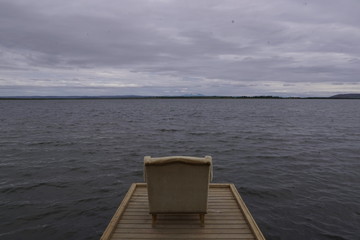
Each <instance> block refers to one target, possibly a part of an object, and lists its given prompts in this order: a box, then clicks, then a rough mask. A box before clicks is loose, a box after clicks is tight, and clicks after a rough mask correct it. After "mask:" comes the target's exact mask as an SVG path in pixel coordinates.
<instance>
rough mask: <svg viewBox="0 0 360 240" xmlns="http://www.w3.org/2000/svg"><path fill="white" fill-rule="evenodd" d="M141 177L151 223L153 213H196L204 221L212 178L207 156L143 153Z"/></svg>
mask: <svg viewBox="0 0 360 240" xmlns="http://www.w3.org/2000/svg"><path fill="white" fill-rule="evenodd" d="M144 177H145V181H146V182H147V189H148V197H149V212H150V214H152V221H153V224H155V222H156V216H157V214H199V215H200V221H201V224H202V225H203V224H204V216H205V214H206V213H207V200H208V190H209V182H210V181H211V179H212V158H211V156H206V157H204V158H197V157H185V156H173V157H161V158H151V157H150V156H146V157H145V158H144Z"/></svg>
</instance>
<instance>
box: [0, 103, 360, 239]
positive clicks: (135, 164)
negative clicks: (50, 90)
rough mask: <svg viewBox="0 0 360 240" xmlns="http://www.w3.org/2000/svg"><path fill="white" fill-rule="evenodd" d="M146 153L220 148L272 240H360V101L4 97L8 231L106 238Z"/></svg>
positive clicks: (226, 175) (218, 174)
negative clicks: (107, 227)
mask: <svg viewBox="0 0 360 240" xmlns="http://www.w3.org/2000/svg"><path fill="white" fill-rule="evenodd" d="M145 155H151V156H153V157H157V156H168V155H190V156H205V155H211V156H212V157H213V162H214V180H213V182H230V183H234V184H235V185H236V186H237V188H238V190H239V192H240V194H241V196H242V197H243V199H244V201H245V202H246V204H247V206H248V208H249V210H250V211H251V213H252V214H253V217H254V218H255V220H256V222H257V223H258V225H259V227H260V229H261V230H262V232H263V233H264V235H265V237H266V238H267V239H268V240H270V239H360V237H359V236H360V100H285V99H153V100H149V99H141V100H19V101H17V100H12V101H7V100H2V101H0V194H1V195H0V196H1V197H0V213H1V214H0V239H61V240H63V239H77V240H78V239H99V238H100V236H101V234H102V232H103V231H104V230H105V228H106V226H107V224H108V222H109V221H110V219H111V217H112V215H113V214H114V213H115V210H116V209H117V207H118V205H119V203H120V202H121V200H122V198H123V196H124V195H125V193H126V191H127V190H128V188H129V186H130V184H131V183H133V182H142V181H143V178H142V169H143V165H142V164H143V157H144V156H145Z"/></svg>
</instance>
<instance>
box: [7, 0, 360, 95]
mask: <svg viewBox="0 0 360 240" xmlns="http://www.w3.org/2000/svg"><path fill="white" fill-rule="evenodd" d="M359 9H360V2H359V1H357V0H346V1H337V0H315V1H309V2H307V1H300V0H298V1H295V0H293V1H289V0H276V1H266V0H263V1H250V0H249V1H246V0H241V1H238V0H236V1H227V0H225V1H208V0H207V1H171V0H151V1H150V0H148V1H145V0H137V1H132V0H128V1H126V0H122V1H115V0H106V1H99V0H75V1H70V0H69V1H64V0H62V1H58V0H54V1H46V0H37V1H32V0H11V1H10V0H7V1H6V0H0V33H1V34H0V96H18V95H122V94H138V95H183V94H191V93H193V94H197V93H200V94H205V95H237V96H239V95H280V96H329V95H332V94H336V93H351V92H360V77H359V76H360V44H358V43H359V42H360V15H359V14H358V10H359Z"/></svg>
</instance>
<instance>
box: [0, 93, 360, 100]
mask: <svg viewBox="0 0 360 240" xmlns="http://www.w3.org/2000/svg"><path fill="white" fill-rule="evenodd" d="M87 99H89V100H98V99H360V94H338V95H334V96H331V97H280V96H137V95H124V96H14V97H0V100H87Z"/></svg>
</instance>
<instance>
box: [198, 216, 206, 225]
mask: <svg viewBox="0 0 360 240" xmlns="http://www.w3.org/2000/svg"><path fill="white" fill-rule="evenodd" d="M199 215H200V222H201V226H204V225H205V214H203V213H200V214H199Z"/></svg>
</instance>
